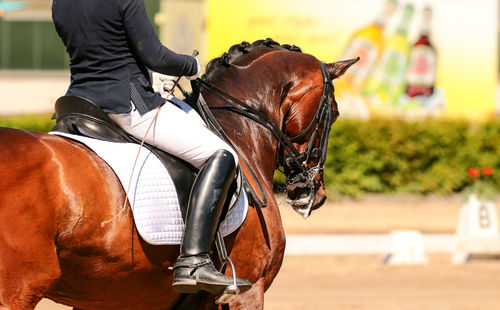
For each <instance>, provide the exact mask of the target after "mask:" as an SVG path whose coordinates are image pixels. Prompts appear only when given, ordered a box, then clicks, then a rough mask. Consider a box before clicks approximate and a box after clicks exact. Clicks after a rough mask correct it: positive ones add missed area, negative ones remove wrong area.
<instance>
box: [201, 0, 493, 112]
mask: <svg viewBox="0 0 500 310" xmlns="http://www.w3.org/2000/svg"><path fill="white" fill-rule="evenodd" d="M389 2H392V3H394V4H395V8H394V10H393V11H392V12H389V13H388V12H387V5H388V4H387V1H386V0H353V1H343V0H311V1H307V2H304V1H302V0H300V1H299V0H253V1H248V0H231V1H226V0H207V14H208V17H207V34H208V40H207V41H208V58H209V59H211V58H214V57H218V56H220V55H221V54H222V53H223V52H225V51H227V50H228V49H229V47H230V46H231V45H233V44H236V43H240V42H241V41H248V42H250V43H251V42H253V41H255V40H259V39H265V38H268V37H270V38H272V39H274V40H275V41H278V42H279V43H281V44H292V45H297V46H299V47H300V48H301V49H302V50H303V51H304V52H305V53H309V54H312V55H314V56H316V57H317V58H318V59H320V60H322V61H325V62H332V61H336V60H339V58H341V57H342V56H350V54H349V51H348V49H349V47H351V50H354V51H355V52H357V53H359V54H360V55H358V56H361V57H365V58H364V59H362V61H361V62H360V66H362V65H365V66H368V65H370V66H369V68H368V69H366V72H365V73H363V72H361V73H359V72H356V69H355V70H353V72H354V73H355V74H358V75H359V76H360V77H361V78H360V82H359V83H354V84H352V81H351V78H352V77H349V76H348V77H346V78H345V79H344V80H345V81H344V82H343V81H342V78H341V80H338V81H335V84H336V96H337V97H338V101H339V105H340V106H341V113H342V114H343V115H344V116H353V117H361V118H363V117H372V116H374V115H377V114H383V115H385V114H387V115H395V114H396V115H401V116H403V117H406V118H419V117H426V116H445V117H465V118H471V119H484V118H487V117H491V116H492V115H493V114H494V110H495V90H496V85H497V74H498V69H497V68H498V64H497V58H498V51H497V49H498V48H497V45H498V44H497V23H498V17H497V12H498V3H497V1H496V0H482V1H474V0H464V1H459V2H457V1H455V0H441V1H432V2H431V1H424V0H414V1H411V0H410V1H404V2H403V1H399V3H398V2H397V1H396V0H394V1H389ZM425 3H432V6H431V7H430V8H429V9H430V11H431V12H432V14H431V17H430V20H427V21H426V19H425V17H424V15H425V14H424V12H425V10H424V9H425ZM408 6H411V8H408ZM410 11H411V12H410ZM405 12H406V13H405ZM377 23H379V24H380V23H382V24H384V25H383V27H382V32H381V36H380V38H379V41H380V42H378V41H377V40H378V37H377V34H376V33H375V32H376V31H375V32H373V29H371V30H369V28H370V27H371V26H373V25H374V24H377ZM425 23H429V29H427V32H428V36H429V39H430V46H431V48H428V46H429V45H425V44H423V45H422V44H420V45H419V44H417V42H418V41H419V39H421V37H422V33H423V32H424V30H426V26H425ZM404 24H406V25H404ZM372 28H373V27H372ZM402 28H406V29H402ZM367 29H368V30H367ZM363 31H364V34H365V36H364V37H363V36H361V39H357V40H356V35H358V34H359V33H361V32H363ZM370 31H371V32H370ZM398 35H399V37H398ZM353 42H354V43H353ZM367 42H368V43H367ZM353 45H354V47H353ZM373 46H380V48H379V49H377V48H375V51H376V52H375V53H373V52H370V51H373ZM429 51H430V52H429ZM370 53H371V54H370ZM370 55H372V56H373V55H374V56H373V59H374V60H373V62H372V63H369V61H367V62H365V63H362V62H363V61H364V60H370ZM367 63H368V64H367ZM358 71H360V70H358Z"/></svg>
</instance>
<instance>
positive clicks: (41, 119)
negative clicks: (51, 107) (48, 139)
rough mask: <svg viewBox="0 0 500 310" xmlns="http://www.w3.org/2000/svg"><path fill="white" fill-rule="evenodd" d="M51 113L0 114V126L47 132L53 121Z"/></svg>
mask: <svg viewBox="0 0 500 310" xmlns="http://www.w3.org/2000/svg"><path fill="white" fill-rule="evenodd" d="M51 117H52V115H49V114H46V115H45V114H44V115H17V116H0V127H10V128H17V129H25V130H30V131H40V132H49V131H50V129H51V128H52V126H54V124H55V121H54V120H51Z"/></svg>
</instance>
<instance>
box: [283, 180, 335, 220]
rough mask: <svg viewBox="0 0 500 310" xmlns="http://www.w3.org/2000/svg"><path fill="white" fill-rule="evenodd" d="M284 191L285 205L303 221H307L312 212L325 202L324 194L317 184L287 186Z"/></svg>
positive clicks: (304, 183) (306, 183)
mask: <svg viewBox="0 0 500 310" xmlns="http://www.w3.org/2000/svg"><path fill="white" fill-rule="evenodd" d="M286 189H287V199H286V201H287V203H289V204H290V205H291V206H292V208H293V209H294V210H295V211H296V212H297V213H299V214H300V215H301V216H302V217H303V218H304V219H307V218H308V217H309V216H310V215H311V212H312V211H313V210H316V209H318V208H319V207H321V206H322V205H323V204H324V203H325V201H326V192H325V190H324V188H323V187H322V186H321V185H320V183H319V182H314V183H313V184H311V183H308V182H300V183H294V184H287V186H286Z"/></svg>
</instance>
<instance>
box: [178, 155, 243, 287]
mask: <svg viewBox="0 0 500 310" xmlns="http://www.w3.org/2000/svg"><path fill="white" fill-rule="evenodd" d="M235 173H236V165H235V164H234V159H233V155H232V154H231V153H230V152H228V151H226V150H220V151H217V152H216V153H215V154H214V155H213V156H212V157H211V158H210V159H209V160H208V162H207V163H206V164H205V165H204V166H203V168H202V169H201V170H200V173H199V174H198V177H197V178H196V181H195V183H194V185H193V188H192V190H191V196H190V198H189V205H188V212H187V216H186V230H185V232H184V236H183V240H182V244H181V255H180V256H179V258H178V259H177V262H176V263H175V265H174V282H173V288H174V290H175V291H177V292H180V293H192V292H196V291H198V290H206V291H209V292H211V293H213V294H219V293H221V292H222V291H223V290H224V289H225V288H226V287H227V286H229V285H232V284H233V278H230V277H226V276H224V275H223V274H221V273H220V272H219V271H217V269H215V267H214V265H213V263H212V261H211V259H210V256H209V253H210V251H211V248H212V242H213V239H214V236H215V232H216V230H217V226H218V222H219V218H220V215H221V211H222V208H223V206H224V201H225V197H226V194H227V191H228V189H229V186H230V185H231V182H232V180H233V178H234V175H235ZM237 284H238V287H239V289H240V291H246V290H248V289H250V288H251V284H250V282H248V281H246V280H242V279H238V280H237Z"/></svg>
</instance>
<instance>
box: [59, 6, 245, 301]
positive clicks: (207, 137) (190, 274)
mask: <svg viewBox="0 0 500 310" xmlns="http://www.w3.org/2000/svg"><path fill="white" fill-rule="evenodd" d="M52 18H53V20H54V24H55V28H56V30H57V33H58V34H59V36H60V37H61V39H62V41H63V43H64V45H65V46H66V50H67V52H68V54H69V56H70V58H71V63H70V69H71V84H70V86H69V89H68V91H67V93H66V95H73V96H80V97H84V98H87V99H89V100H90V101H92V102H94V103H95V104H96V105H98V106H99V107H101V108H102V109H103V110H104V111H105V112H106V113H108V115H109V116H110V118H111V119H113V120H114V121H115V122H116V123H117V124H118V125H119V126H120V127H121V128H123V129H124V130H125V131H126V132H128V133H130V134H131V135H133V136H134V137H136V138H138V139H141V140H142V139H143V138H145V141H146V142H147V143H149V144H152V145H154V146H156V147H158V148H160V149H162V150H164V151H166V152H168V153H171V154H173V155H175V156H177V157H179V158H181V159H183V160H185V161H187V162H189V163H191V164H192V165H193V166H195V167H196V168H199V169H200V172H199V174H198V176H197V178H196V181H195V182H194V185H193V188H192V189H191V195H190V197H189V203H188V211H187V216H186V223H185V224H186V228H185V231H184V235H183V239H182V243H181V248H180V252H181V253H180V256H179V257H178V258H177V262H176V263H175V265H174V280H173V284H172V286H173V288H174V290H176V291H178V292H181V293H192V292H196V291H198V290H206V291H209V292H211V293H213V294H218V293H221V292H222V291H223V290H224V289H225V288H226V287H227V286H229V285H231V284H233V278H231V277H226V276H225V275H223V274H222V273H220V272H219V271H217V269H216V268H215V266H214V264H213V262H212V261H211V259H210V256H209V253H210V251H211V245H212V242H213V239H214V235H215V232H216V230H217V226H218V222H219V218H220V215H221V211H222V208H223V205H224V201H225V198H226V194H227V191H228V188H229V186H230V184H231V182H232V180H233V179H234V176H235V172H236V168H237V165H238V157H237V155H236V153H235V152H234V151H233V150H232V148H231V147H229V145H227V144H226V143H225V142H224V141H223V140H221V139H220V138H218V137H217V136H216V135H215V134H213V133H212V132H211V131H210V130H208V129H207V128H206V127H205V126H204V124H203V123H202V122H200V118H199V116H197V115H196V112H195V111H194V110H192V109H190V108H189V106H188V105H187V104H185V103H184V102H182V101H181V100H179V99H177V98H175V97H170V98H167V100H165V99H164V98H162V96H161V95H160V94H159V93H157V92H155V91H154V90H153V88H152V85H151V78H150V75H149V73H148V68H149V69H151V70H153V71H156V72H159V73H161V74H165V75H175V76H187V77H188V78H189V79H194V78H196V77H197V76H198V75H199V74H200V65H199V62H198V60H197V59H196V58H195V57H192V56H188V55H181V54H177V53H175V52H173V51H171V50H169V49H168V48H166V47H165V46H163V45H162V44H161V43H160V41H159V39H158V37H157V35H156V34H155V32H154V29H153V26H152V25H151V22H150V21H149V19H148V17H147V15H146V10H145V5H144V0H53V3H52ZM172 84H173V83H172ZM152 123H153V126H151V129H150V130H149V132H148V128H149V127H150V124H152ZM147 132H148V133H147ZM146 133H147V134H146ZM237 284H238V286H239V287H240V290H241V291H245V290H248V289H249V288H250V287H251V284H250V282H248V281H246V280H243V279H238V281H237Z"/></svg>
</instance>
